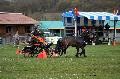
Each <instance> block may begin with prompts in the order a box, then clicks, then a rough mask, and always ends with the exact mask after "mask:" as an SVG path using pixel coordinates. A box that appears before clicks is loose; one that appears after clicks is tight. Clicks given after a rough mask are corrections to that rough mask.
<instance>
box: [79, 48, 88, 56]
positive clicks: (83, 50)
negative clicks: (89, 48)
mask: <svg viewBox="0 0 120 79" xmlns="http://www.w3.org/2000/svg"><path fill="white" fill-rule="evenodd" d="M82 54H83V55H84V57H87V56H86V55H85V49H84V48H82V52H81V53H80V56H81V55H82Z"/></svg>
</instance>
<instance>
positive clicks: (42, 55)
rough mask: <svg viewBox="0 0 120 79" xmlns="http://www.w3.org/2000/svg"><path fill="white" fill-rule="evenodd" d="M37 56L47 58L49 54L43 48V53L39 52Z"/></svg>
mask: <svg viewBox="0 0 120 79" xmlns="http://www.w3.org/2000/svg"><path fill="white" fill-rule="evenodd" d="M37 58H42V59H45V58H47V54H46V52H45V50H43V51H42V52H41V53H39V54H38V56H37Z"/></svg>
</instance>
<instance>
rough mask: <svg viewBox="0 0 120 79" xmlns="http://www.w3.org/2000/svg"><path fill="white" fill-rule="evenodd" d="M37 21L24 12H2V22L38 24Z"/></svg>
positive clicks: (0, 20) (0, 19) (0, 17)
mask: <svg viewBox="0 0 120 79" xmlns="http://www.w3.org/2000/svg"><path fill="white" fill-rule="evenodd" d="M36 23H37V21H36V20H34V19H32V18H30V17H28V16H25V15H23V14H22V13H8V12H0V24H36Z"/></svg>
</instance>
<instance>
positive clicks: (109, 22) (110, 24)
mask: <svg viewBox="0 0 120 79" xmlns="http://www.w3.org/2000/svg"><path fill="white" fill-rule="evenodd" d="M107 23H108V25H109V26H110V29H114V21H109V20H107V21H105V22H104V25H106V24H107ZM116 29H120V21H117V22H116Z"/></svg>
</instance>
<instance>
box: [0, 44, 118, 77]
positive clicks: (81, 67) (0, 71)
mask: <svg viewBox="0 0 120 79" xmlns="http://www.w3.org/2000/svg"><path fill="white" fill-rule="evenodd" d="M15 50H16V48H15V47H13V46H3V47H2V46H0V79H120V45H118V46H115V47H113V46H108V45H96V46H91V45H88V46H86V55H87V57H86V58H84V57H83V56H82V57H80V58H76V57H75V53H76V50H75V48H72V47H70V48H68V50H67V57H64V56H62V57H59V58H47V59H37V58H24V57H23V56H22V55H19V56H17V55H16V54H15Z"/></svg>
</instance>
